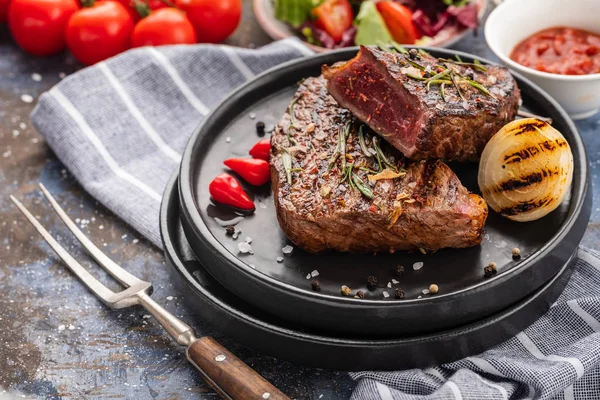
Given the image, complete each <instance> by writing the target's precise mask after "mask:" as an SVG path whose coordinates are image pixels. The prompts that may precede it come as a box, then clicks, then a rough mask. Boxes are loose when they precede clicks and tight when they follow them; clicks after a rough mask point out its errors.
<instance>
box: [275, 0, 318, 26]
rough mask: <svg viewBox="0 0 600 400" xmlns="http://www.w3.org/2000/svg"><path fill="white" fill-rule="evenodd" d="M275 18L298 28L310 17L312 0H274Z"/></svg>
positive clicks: (313, 4) (312, 5) (313, 3)
mask: <svg viewBox="0 0 600 400" xmlns="http://www.w3.org/2000/svg"><path fill="white" fill-rule="evenodd" d="M274 6H275V18H277V19H278V20H281V21H284V22H287V23H288V24H290V25H292V26H293V27H294V28H298V27H299V26H300V25H302V24H303V23H304V22H305V21H306V20H308V19H310V13H311V11H312V9H313V7H314V6H315V2H314V1H313V0H275V1H274Z"/></svg>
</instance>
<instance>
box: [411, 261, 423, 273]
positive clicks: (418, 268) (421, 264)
mask: <svg viewBox="0 0 600 400" xmlns="http://www.w3.org/2000/svg"><path fill="white" fill-rule="evenodd" d="M421 268H423V261H419V262H416V263H414V264H413V269H414V270H415V271H418V270H420V269H421Z"/></svg>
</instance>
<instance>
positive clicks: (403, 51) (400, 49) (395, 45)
mask: <svg viewBox="0 0 600 400" xmlns="http://www.w3.org/2000/svg"><path fill="white" fill-rule="evenodd" d="M392 47H393V48H394V50H396V51H397V52H398V53H401V54H404V55H406V54H408V50H406V49H405V48H404V47H403V46H402V45H401V44H400V43H398V42H396V41H394V40H392Z"/></svg>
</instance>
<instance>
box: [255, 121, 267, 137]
mask: <svg viewBox="0 0 600 400" xmlns="http://www.w3.org/2000/svg"><path fill="white" fill-rule="evenodd" d="M256 133H257V134H258V136H264V135H265V123H264V122H262V121H258V122H257V123H256Z"/></svg>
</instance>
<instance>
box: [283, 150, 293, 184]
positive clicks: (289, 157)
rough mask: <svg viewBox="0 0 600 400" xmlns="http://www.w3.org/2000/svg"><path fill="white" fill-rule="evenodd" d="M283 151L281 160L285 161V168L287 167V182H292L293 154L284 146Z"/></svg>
mask: <svg viewBox="0 0 600 400" xmlns="http://www.w3.org/2000/svg"><path fill="white" fill-rule="evenodd" d="M282 150H283V153H282V154H281V161H282V162H283V168H284V169H285V175H286V177H287V182H288V183H289V184H290V185H291V184H292V155H291V154H290V152H289V151H288V150H287V149H286V148H285V147H283V148H282Z"/></svg>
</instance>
